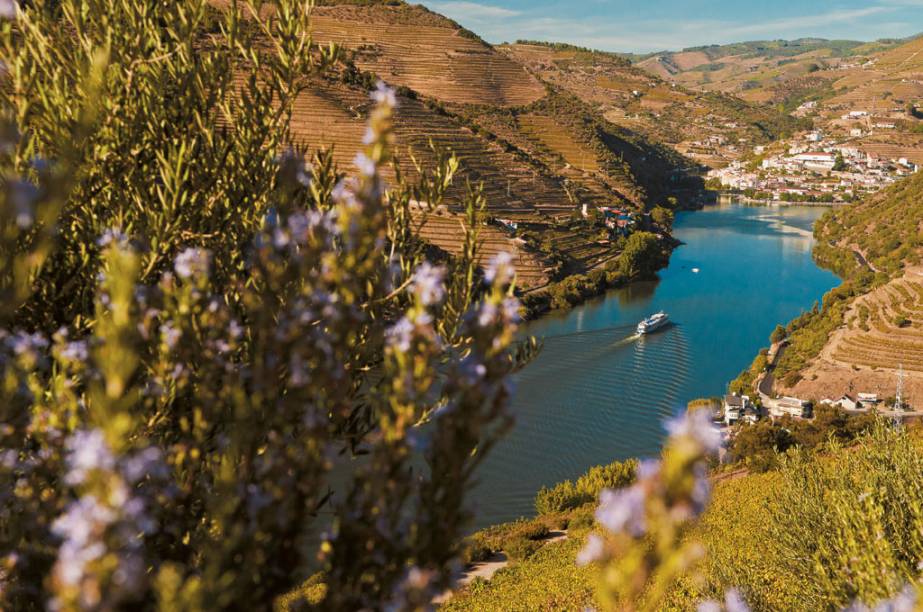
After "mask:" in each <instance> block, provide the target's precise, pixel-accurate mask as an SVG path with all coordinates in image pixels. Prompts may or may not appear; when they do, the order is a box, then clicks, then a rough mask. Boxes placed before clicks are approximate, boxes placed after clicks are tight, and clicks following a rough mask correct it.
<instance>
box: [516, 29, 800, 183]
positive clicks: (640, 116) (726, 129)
mask: <svg viewBox="0 0 923 612" xmlns="http://www.w3.org/2000/svg"><path fill="white" fill-rule="evenodd" d="M499 50H500V51H501V52H503V53H505V54H507V55H508V56H510V57H512V58H514V59H516V60H517V61H519V62H522V63H523V64H524V65H525V66H527V67H528V68H529V70H530V71H531V72H533V73H534V74H536V75H537V76H539V77H540V78H541V79H542V80H544V81H546V82H548V83H550V84H552V85H554V86H555V87H557V88H560V89H562V90H566V91H568V92H570V93H571V94H573V95H574V96H576V97H578V98H580V99H581V100H584V101H585V102H587V103H588V104H590V105H592V106H593V107H594V108H595V109H596V110H597V111H598V112H599V113H600V114H602V115H603V116H604V117H605V118H606V119H607V120H608V121H610V122H612V123H614V124H616V125H618V126H620V127H622V128H623V129H625V130H628V131H632V132H635V133H637V134H640V135H643V136H644V137H645V138H648V139H650V140H652V141H655V142H661V143H665V144H668V145H670V146H671V147H673V148H674V149H675V150H677V151H679V152H681V153H683V154H687V155H689V156H691V157H693V158H694V159H696V160H697V161H699V162H700V163H706V164H709V165H713V166H720V165H722V164H724V163H726V162H727V161H728V160H729V159H731V158H733V157H735V156H736V155H738V154H739V153H740V151H742V150H744V149H749V146H752V145H753V144H765V143H767V142H770V141H773V140H777V139H778V138H780V137H783V136H787V135H790V134H791V133H792V132H794V131H796V130H797V129H798V128H804V127H806V126H803V125H800V124H799V122H798V121H796V120H795V119H793V118H791V117H787V116H785V115H784V114H782V113H779V112H778V111H776V110H775V109H771V108H768V107H763V106H755V105H750V104H747V103H745V102H743V101H741V100H740V99H739V98H736V97H734V96H730V95H725V94H723V93H720V92H711V93H702V92H694V91H691V90H689V89H687V88H686V87H683V86H680V85H677V84H676V83H675V82H668V81H666V80H664V79H662V78H660V77H659V76H656V75H651V74H649V73H647V72H645V71H644V70H643V69H641V68H639V67H637V66H633V65H631V63H630V62H629V61H628V60H626V59H625V58H623V57H622V56H620V55H616V54H612V53H605V52H601V51H593V50H589V49H581V48H578V47H572V46H569V45H560V44H543V43H535V42H528V43H526V42H519V43H516V44H512V45H504V46H501V47H499ZM744 145H747V146H744Z"/></svg>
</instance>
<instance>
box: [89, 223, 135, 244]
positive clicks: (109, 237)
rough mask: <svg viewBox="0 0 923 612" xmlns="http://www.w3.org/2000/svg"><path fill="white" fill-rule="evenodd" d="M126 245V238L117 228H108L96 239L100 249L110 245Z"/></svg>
mask: <svg viewBox="0 0 923 612" xmlns="http://www.w3.org/2000/svg"><path fill="white" fill-rule="evenodd" d="M113 243H115V244H119V245H122V244H127V243H128V236H127V235H126V234H125V233H124V232H122V230H120V229H119V228H117V227H110V228H109V229H107V230H106V231H104V232H103V233H102V235H100V237H99V238H97V239H96V244H97V245H99V246H101V247H107V246H109V245H110V244H113Z"/></svg>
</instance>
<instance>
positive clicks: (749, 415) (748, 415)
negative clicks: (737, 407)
mask: <svg viewBox="0 0 923 612" xmlns="http://www.w3.org/2000/svg"><path fill="white" fill-rule="evenodd" d="M759 420H760V411H759V409H758V408H757V407H756V406H755V405H753V404H751V403H749V402H747V406H746V407H745V408H744V416H743V421H744V422H745V423H749V424H750V425H753V424H755V423H756V422H757V421H759Z"/></svg>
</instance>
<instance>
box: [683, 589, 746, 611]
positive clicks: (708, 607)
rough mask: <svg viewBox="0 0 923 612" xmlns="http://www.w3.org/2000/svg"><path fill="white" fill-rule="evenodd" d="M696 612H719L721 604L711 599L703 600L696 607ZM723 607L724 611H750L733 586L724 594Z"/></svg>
mask: <svg viewBox="0 0 923 612" xmlns="http://www.w3.org/2000/svg"><path fill="white" fill-rule="evenodd" d="M696 609H697V611H698V612H721V604H719V603H718V602H717V601H715V600H713V599H709V600H708V601H703V602H702V603H700V604H699V605H698V607H697V608H696ZM724 609H725V611H726V612H750V607H749V606H747V602H745V601H744V598H743V597H742V596H741V595H740V591H738V590H737V589H735V588H731V589H728V591H727V593H725V595H724Z"/></svg>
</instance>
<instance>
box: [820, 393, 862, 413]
mask: <svg viewBox="0 0 923 612" xmlns="http://www.w3.org/2000/svg"><path fill="white" fill-rule="evenodd" d="M821 403H822V404H827V405H828V406H833V407H836V408H842V409H843V410H856V409H857V408H859V403H858V402H857V401H856V400H854V399H853V398H851V397H849V395H844V396H843V397H841V398H840V399H837V400H832V399H825V400H824V401H823V402H821Z"/></svg>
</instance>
